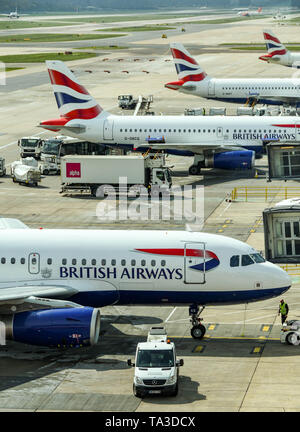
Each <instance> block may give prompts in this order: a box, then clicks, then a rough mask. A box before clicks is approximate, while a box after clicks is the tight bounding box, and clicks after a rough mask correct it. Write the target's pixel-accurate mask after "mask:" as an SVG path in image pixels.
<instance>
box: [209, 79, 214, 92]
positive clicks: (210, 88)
mask: <svg viewBox="0 0 300 432" xmlns="http://www.w3.org/2000/svg"><path fill="white" fill-rule="evenodd" d="M208 96H215V82H214V81H213V80H210V81H209V83H208Z"/></svg>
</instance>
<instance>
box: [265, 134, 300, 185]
mask: <svg viewBox="0 0 300 432" xmlns="http://www.w3.org/2000/svg"><path fill="white" fill-rule="evenodd" d="M266 152H267V157H268V167H269V172H268V181H272V180H292V179H293V180H298V179H300V143H295V142H289V141H285V142H284V143H283V142H271V143H268V144H267V145H266Z"/></svg>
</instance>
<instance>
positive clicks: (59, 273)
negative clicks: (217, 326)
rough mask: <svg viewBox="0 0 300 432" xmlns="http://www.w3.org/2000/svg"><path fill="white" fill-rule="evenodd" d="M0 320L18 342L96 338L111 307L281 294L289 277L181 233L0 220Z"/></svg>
mask: <svg viewBox="0 0 300 432" xmlns="http://www.w3.org/2000/svg"><path fill="white" fill-rule="evenodd" d="M0 224H1V227H2V229H1V231H2V232H1V245H2V249H1V251H2V252H1V254H0V266H1V277H0V313H1V315H0V321H1V322H5V324H6V336H7V338H11V339H13V340H15V341H17V342H23V343H29V344H35V345H46V346H63V345H64V346H83V345H89V344H95V343H96V342H97V340H98V336H99V328H100V312H99V310H98V309H96V308H101V307H104V306H109V305H149V306H159V305H187V306H188V305H190V307H191V309H190V315H191V316H192V322H193V328H192V330H191V333H192V335H193V336H194V337H198V338H201V337H202V336H203V334H204V332H205V327H204V326H203V325H201V324H200V318H199V314H200V312H201V311H200V310H199V305H201V306H205V305H210V304H213V305H220V304H239V303H246V302H252V301H258V300H265V299H269V298H272V297H276V296H279V295H282V294H283V293H284V292H286V291H287V290H288V289H289V288H290V286H291V281H290V278H289V276H288V274H287V273H286V272H285V271H283V270H282V269H281V268H280V267H278V266H276V265H274V264H271V263H269V262H266V261H265V260H264V259H263V257H262V256H261V255H260V254H259V253H258V252H257V251H256V250H255V249H253V248H252V247H250V246H249V245H247V244H246V243H243V242H241V241H238V240H234V239H231V238H228V237H225V236H220V235H215V234H205V233H199V232H198V233H196V232H185V231H152V230H150V231H125V230H124V231H119V230H111V231H108V230H103V231H102V230H98V231H97V230H71V229H70V230H65V229H61V230H55V229H28V227H27V226H26V225H24V224H22V222H20V221H18V220H14V219H0Z"/></svg>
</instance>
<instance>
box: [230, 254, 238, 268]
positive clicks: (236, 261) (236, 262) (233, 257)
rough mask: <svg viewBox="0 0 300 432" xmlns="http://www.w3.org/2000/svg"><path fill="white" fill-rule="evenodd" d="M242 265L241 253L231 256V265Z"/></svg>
mask: <svg viewBox="0 0 300 432" xmlns="http://www.w3.org/2000/svg"><path fill="white" fill-rule="evenodd" d="M239 265H240V256H239V255H233V256H232V257H231V258H230V267H238V266H239Z"/></svg>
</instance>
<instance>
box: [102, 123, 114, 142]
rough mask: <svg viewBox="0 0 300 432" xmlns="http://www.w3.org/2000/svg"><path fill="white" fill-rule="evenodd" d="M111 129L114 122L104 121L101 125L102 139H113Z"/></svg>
mask: <svg viewBox="0 0 300 432" xmlns="http://www.w3.org/2000/svg"><path fill="white" fill-rule="evenodd" d="M113 127H114V121H113V120H109V119H108V120H105V121H104V123H103V139H105V140H112V139H113V138H114V137H113Z"/></svg>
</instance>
